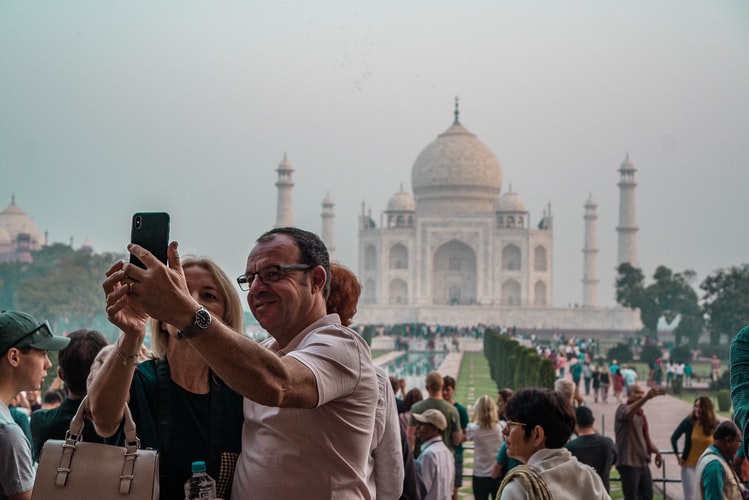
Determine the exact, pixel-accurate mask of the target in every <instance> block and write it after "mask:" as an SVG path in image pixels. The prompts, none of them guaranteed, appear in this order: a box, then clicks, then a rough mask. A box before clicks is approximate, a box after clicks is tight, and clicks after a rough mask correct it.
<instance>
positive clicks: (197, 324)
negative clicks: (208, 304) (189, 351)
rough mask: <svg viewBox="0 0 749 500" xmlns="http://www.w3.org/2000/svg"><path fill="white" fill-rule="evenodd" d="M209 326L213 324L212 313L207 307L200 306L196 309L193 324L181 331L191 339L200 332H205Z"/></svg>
mask: <svg viewBox="0 0 749 500" xmlns="http://www.w3.org/2000/svg"><path fill="white" fill-rule="evenodd" d="M209 326H211V313H209V312H208V309H206V308H205V307H203V306H200V308H199V309H198V310H197V311H195V320H194V321H193V323H192V325H190V326H188V327H187V328H185V329H184V330H181V331H180V332H179V333H180V334H181V335H182V336H183V337H185V338H188V339H191V338H193V337H195V336H197V335H198V334H201V333H203V332H204V331H205V330H206V328H208V327H209Z"/></svg>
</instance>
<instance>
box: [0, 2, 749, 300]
mask: <svg viewBox="0 0 749 500" xmlns="http://www.w3.org/2000/svg"><path fill="white" fill-rule="evenodd" d="M748 94H749V2H746V1H745V0H734V1H721V0H715V1H711V2H706V1H702V0H700V1H692V0H663V1H659V2H652V1H650V0H635V1H631V2H614V1H558V0H557V1H527V2H521V1H505V0H502V1H499V0H489V1H466V2H455V1H454V0H451V1H441V0H428V1H426V0H425V1H422V0H408V1H403V0H400V1H378V2H358V1H351V0H347V1H328V2H304V1H286V2H270V1H268V2H257V1H233V2H229V1H215V2H195V1H184V0H181V1H159V2H141V1H127V2H100V1H96V2H94V1H66V2H57V1H35V2H21V1H3V2H0V169H2V170H1V172H2V175H1V176H0V178H1V179H2V180H1V181H0V210H1V209H3V208H5V207H6V206H7V205H8V204H9V203H10V200H11V195H12V194H13V193H15V195H16V201H17V203H18V205H19V206H20V207H21V208H22V209H23V210H25V211H26V212H27V213H28V214H29V215H31V216H32V217H33V218H34V220H35V221H36V223H37V224H38V225H39V228H40V230H41V231H42V232H43V231H45V230H48V231H49V237H50V240H51V241H63V242H67V241H68V240H69V239H70V237H71V236H72V237H73V238H74V241H75V246H76V247H77V246H79V245H80V244H81V243H83V241H84V240H86V239H87V240H89V241H90V243H91V244H92V245H93V247H94V249H95V250H96V251H98V252H102V251H107V250H110V251H124V250H125V245H126V244H127V241H128V239H129V225H130V217H131V214H132V213H133V212H135V211H146V210H166V211H168V212H170V213H171V215H172V236H173V238H174V239H177V240H179V241H180V247H181V250H182V252H183V253H197V254H204V255H207V256H210V257H213V258H215V259H216V260H217V261H218V262H219V264H220V265H221V266H222V267H223V268H224V269H225V270H226V271H227V273H228V274H229V275H230V276H232V277H234V276H236V275H238V274H240V273H241V272H243V270H244V265H245V259H246V256H247V252H248V250H249V248H250V247H251V245H252V242H253V241H254V239H255V238H256V237H257V236H258V235H260V234H261V233H262V232H263V231H265V230H266V229H269V228H270V227H272V226H273V224H274V222H275V213H276V196H277V193H276V188H275V185H274V184H275V181H276V176H277V174H276V171H275V169H276V167H277V166H278V163H279V162H280V161H281V160H282V158H283V155H284V153H287V154H288V159H289V161H290V162H291V163H292V164H293V165H294V168H295V172H294V180H295V183H296V187H295V190H294V211H295V217H294V218H295V224H296V225H299V226H301V227H304V228H307V229H310V230H313V231H315V232H319V231H320V228H321V222H320V213H321V206H320V204H321V202H322V200H323V199H324V198H325V196H326V194H327V193H330V195H331V197H332V198H333V199H334V201H335V203H336V205H335V212H336V241H335V243H336V247H337V252H336V255H335V257H336V258H337V259H338V260H340V261H341V262H342V263H344V264H346V265H348V266H349V267H351V268H353V269H354V270H356V269H357V268H358V262H357V259H358V257H357V255H358V243H357V229H358V228H357V216H358V214H359V213H360V211H361V204H362V202H365V203H366V204H367V206H370V207H371V208H372V213H373V216H374V218H375V220H376V221H378V223H379V220H380V216H379V214H380V213H381V211H382V210H384V209H385V208H386V205H387V201H388V200H389V199H390V197H391V196H392V195H393V194H394V193H395V192H396V191H398V189H399V186H400V184H401V183H403V184H404V187H405V188H406V189H407V190H409V191H410V190H411V167H412V165H413V162H414V160H415V159H416V157H417V156H418V154H419V153H420V152H421V151H422V149H423V148H424V147H426V146H427V145H428V144H429V143H430V142H431V141H433V140H434V139H435V138H436V137H437V135H438V134H440V133H442V132H443V131H445V130H446V129H447V128H448V127H449V126H450V124H451V123H452V119H453V104H454V98H455V96H459V97H460V109H461V115H460V118H461V123H462V124H463V125H464V126H465V127H466V128H467V129H468V130H470V131H471V132H473V133H475V134H476V135H477V136H478V138H479V139H480V140H481V141H482V142H484V144H486V145H487V146H488V147H489V148H490V149H491V150H492V151H493V152H494V154H495V155H496V156H497V158H498V159H499V162H500V164H501V166H502V171H503V186H502V192H505V191H506V190H507V188H508V186H509V183H512V187H513V191H515V192H517V193H519V194H520V196H521V197H522V199H523V200H524V202H525V204H526V206H527V208H528V210H529V211H530V214H531V219H532V223H533V224H534V225H535V224H537V223H538V220H539V218H540V217H541V215H542V210H543V208H544V207H545V206H546V204H547V203H548V202H551V205H552V213H553V215H554V223H555V230H554V303H555V305H558V306H567V305H568V304H570V303H575V302H581V300H582V285H581V282H580V280H581V278H582V264H583V257H582V245H583V229H584V224H583V219H582V216H583V204H584V203H585V201H586V199H587V198H588V195H589V194H591V193H592V195H593V197H594V198H595V200H596V201H597V202H598V215H599V219H598V239H599V248H600V255H599V266H600V269H599V274H600V278H601V284H600V290H599V294H600V302H601V304H603V305H612V304H613V302H614V301H613V295H614V292H613V281H614V276H615V273H614V267H615V260H616V231H615V227H616V225H617V222H618V220H617V219H618V202H619V192H618V188H617V182H618V180H619V173H618V172H617V169H618V168H619V166H620V164H621V163H622V161H623V160H624V157H625V155H626V153H629V154H630V158H631V159H632V161H633V162H634V164H635V166H636V167H637V169H638V171H637V174H636V179H637V182H638V187H637V195H636V200H637V222H638V225H639V227H640V231H639V233H638V236H637V238H638V257H639V260H640V263H641V265H642V267H643V270H644V272H645V273H646V275H648V276H651V275H652V273H653V271H654V270H655V267H656V266H657V265H659V264H666V265H669V266H670V267H672V269H674V270H676V271H682V270H684V269H686V268H690V269H694V270H695V271H697V273H698V283H699V282H700V281H701V280H702V279H704V277H705V276H706V275H708V274H709V273H710V272H712V271H713V270H715V269H717V268H719V267H724V266H730V265H736V264H741V263H743V262H748V261H749V257H747V248H748V247H749V245H748V243H749V233H748V232H747V215H749V210H747V208H746V201H745V200H744V198H746V196H747V190H749V96H748Z"/></svg>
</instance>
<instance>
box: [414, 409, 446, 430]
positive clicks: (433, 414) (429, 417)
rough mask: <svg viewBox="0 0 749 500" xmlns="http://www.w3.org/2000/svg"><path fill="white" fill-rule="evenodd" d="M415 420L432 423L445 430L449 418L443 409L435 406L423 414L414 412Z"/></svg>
mask: <svg viewBox="0 0 749 500" xmlns="http://www.w3.org/2000/svg"><path fill="white" fill-rule="evenodd" d="M413 416H414V420H416V421H417V422H421V423H423V424H432V425H433V426H435V427H436V428H438V429H439V430H441V431H444V430H445V428H446V427H447V419H446V418H445V416H444V415H443V414H442V412H441V411H439V410H435V409H434V408H432V409H430V410H427V411H425V412H424V413H422V414H418V413H414V414H413Z"/></svg>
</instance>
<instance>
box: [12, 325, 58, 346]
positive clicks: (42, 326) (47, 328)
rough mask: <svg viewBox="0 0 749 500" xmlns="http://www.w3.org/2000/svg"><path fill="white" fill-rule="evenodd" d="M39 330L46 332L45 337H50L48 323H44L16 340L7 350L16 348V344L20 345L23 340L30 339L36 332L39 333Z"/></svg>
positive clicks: (50, 331)
mask: <svg viewBox="0 0 749 500" xmlns="http://www.w3.org/2000/svg"><path fill="white" fill-rule="evenodd" d="M41 330H46V331H47V335H48V336H49V337H51V336H52V329H51V328H50V326H49V321H45V322H44V323H42V324H40V325H39V326H37V327H36V328H34V329H33V330H31V331H30V332H29V333H27V334H26V335H24V336H23V337H21V338H20V339H18V340H16V341H15V342H14V343H13V345H11V346H9V347H8V349H10V348H11V347H16V346H17V345H18V344H20V343H21V342H23V341H24V340H26V339H27V338H29V337H31V336H32V335H34V334H35V333H36V332H38V331H41Z"/></svg>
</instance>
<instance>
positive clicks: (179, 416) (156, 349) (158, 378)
mask: <svg viewBox="0 0 749 500" xmlns="http://www.w3.org/2000/svg"><path fill="white" fill-rule="evenodd" d="M181 261H182V267H183V269H184V272H185V280H186V282H187V287H188V288H189V290H190V292H191V294H192V296H193V297H194V298H195V300H196V301H198V302H199V303H200V304H202V305H203V307H205V309H207V310H208V311H209V312H210V313H211V314H212V315H213V316H214V317H217V318H221V319H222V320H223V322H224V323H225V324H226V325H228V326H230V327H231V328H232V329H233V330H235V331H236V332H237V334H238V335H239V334H241V333H242V315H243V313H242V306H241V303H240V300H239V296H238V294H237V292H236V290H235V288H234V285H233V284H232V283H231V281H230V280H229V278H228V277H227V276H226V274H224V272H223V271H222V270H221V269H220V268H219V267H218V266H217V265H216V264H215V263H214V262H213V261H211V260H209V259H205V258H200V259H197V258H194V257H184V258H182V259H181ZM120 266H121V263H118V264H115V265H114V266H113V267H112V268H111V269H110V270H109V271H108V273H107V276H112V274H113V273H114V272H116V271H117V270H118V269H119V267H120ZM104 291H105V293H106V295H107V301H108V303H107V313H108V314H109V320H110V321H111V322H112V323H113V324H115V325H116V326H117V327H119V328H120V329H121V330H122V332H123V333H124V335H122V336H121V337H120V339H119V340H118V341H117V344H116V346H115V347H114V349H113V352H112V353H111V354H110V355H109V357H108V358H107V359H106V361H105V362H104V364H103V365H102V367H101V368H100V369H99V371H98V373H97V374H96V376H95V377H94V379H93V381H92V383H91V387H90V388H89V400H90V401H89V407H90V409H91V412H92V416H93V420H94V424H95V425H96V428H97V431H98V432H99V433H100V434H101V435H102V436H112V435H113V434H115V433H116V432H117V430H118V428H119V425H120V422H121V421H122V417H123V411H124V407H125V403H126V402H128V401H129V406H130V410H131V411H132V414H133V419H134V420H135V424H136V426H137V433H138V437H139V438H140V440H141V446H143V447H144V448H145V447H151V448H154V449H158V450H159V455H160V471H159V472H160V475H161V481H160V489H161V497H160V498H161V499H175V500H182V499H183V498H184V482H185V481H186V480H187V479H188V478H189V477H190V475H191V464H192V462H194V461H199V460H203V461H205V462H206V465H207V467H208V474H209V475H210V476H211V477H213V478H214V479H215V480H216V490H217V493H218V496H219V497H220V498H225V499H228V498H229V494H230V492H231V479H232V477H233V475H234V466H235V465H236V460H237V457H238V456H239V452H240V449H241V442H242V439H241V436H242V423H243V416H242V397H241V396H240V395H239V394H237V393H236V392H234V391H233V390H231V389H229V388H228V387H227V386H226V385H225V384H224V383H223V382H222V381H221V380H220V379H219V378H218V377H217V376H216V375H215V374H214V373H213V371H212V370H211V369H210V368H209V367H208V365H207V364H206V362H205V360H204V359H203V358H202V357H201V356H200V354H199V353H198V352H197V351H196V350H195V349H194V348H193V347H192V346H191V345H190V343H189V342H187V341H185V340H183V339H182V335H181V333H180V332H179V331H177V329H175V328H174V327H173V326H171V325H168V324H164V323H161V322H159V321H155V320H153V319H150V320H149V319H148V316H147V315H146V314H145V313H143V311H141V310H139V309H137V308H136V307H134V306H133V305H132V304H131V303H130V302H128V300H127V297H128V294H137V293H138V283H137V282H136V283H131V284H129V285H128V286H120V285H119V283H118V282H115V281H114V280H111V279H109V278H108V279H107V280H106V281H105V282H104ZM118 292H119V293H118ZM147 322H148V323H149V327H150V331H151V338H152V350H153V357H152V359H148V360H146V361H143V362H141V363H138V353H139V352H140V349H141V346H142V344H143V340H144V338H145V335H146V323H147Z"/></svg>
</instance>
